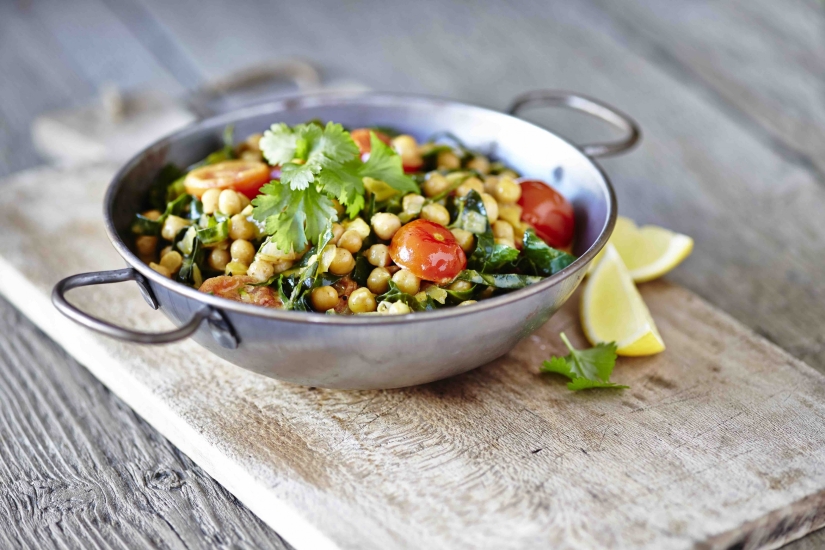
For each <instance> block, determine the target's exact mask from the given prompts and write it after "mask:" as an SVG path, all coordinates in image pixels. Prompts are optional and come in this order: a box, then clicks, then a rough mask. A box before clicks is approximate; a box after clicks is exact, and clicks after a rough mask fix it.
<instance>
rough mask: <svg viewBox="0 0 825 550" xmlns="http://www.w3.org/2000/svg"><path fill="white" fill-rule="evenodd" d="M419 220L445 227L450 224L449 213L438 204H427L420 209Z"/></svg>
mask: <svg viewBox="0 0 825 550" xmlns="http://www.w3.org/2000/svg"><path fill="white" fill-rule="evenodd" d="M421 218H422V219H425V220H430V221H431V222H434V223H438V224H441V225H443V226H447V225H449V223H450V213H449V212H448V211H447V209H446V208H444V207H443V206H441V205H440V204H437V203H433V204H428V205H427V206H425V207H424V208H422V209H421Z"/></svg>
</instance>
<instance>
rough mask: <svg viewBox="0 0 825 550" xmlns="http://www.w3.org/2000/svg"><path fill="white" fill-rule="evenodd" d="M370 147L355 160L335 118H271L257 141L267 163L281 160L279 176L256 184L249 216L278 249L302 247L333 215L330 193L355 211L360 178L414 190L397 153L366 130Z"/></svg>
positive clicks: (361, 185)
mask: <svg viewBox="0 0 825 550" xmlns="http://www.w3.org/2000/svg"><path fill="white" fill-rule="evenodd" d="M371 144H372V152H371V153H370V158H369V159H368V160H367V162H366V163H364V162H361V159H360V158H359V155H358V146H357V145H356V144H355V142H354V141H353V140H352V137H350V135H349V133H348V132H347V131H346V130H344V127H343V126H341V125H340V124H334V123H332V122H330V123H328V124H327V125H326V126H325V127H323V128H321V127H319V126H318V125H316V124H311V123H310V124H298V125H296V126H294V127H292V128H290V127H289V126H287V125H286V124H283V123H281V124H275V125H273V126H272V127H271V128H270V129H269V130H267V131H266V132H265V133H264V135H263V137H262V138H261V141H260V147H261V151H262V152H263V154H264V156H265V157H266V159H267V161H269V162H270V163H271V164H275V165H280V166H281V180H280V182H272V183H270V184H269V185H266V186H264V187H263V188H262V189H261V193H262V194H261V195H260V196H258V197H257V198H255V200H253V201H252V204H253V206H254V207H255V210H254V212H253V217H254V218H255V219H256V220H258V221H259V222H265V223H266V231H267V233H269V234H270V235H271V236H272V238H273V240H274V241H275V243H276V245H277V246H278V248H279V249H280V250H282V251H284V252H289V251H292V250H295V251H300V250H304V249H305V248H306V246H307V243H309V242H312V243H315V244H317V243H318V239H319V238H320V236H321V234H322V233H324V232H325V231H326V230H327V229H329V228H330V227H331V226H332V222H334V221H336V220H337V219H338V218H337V214H336V212H335V209H334V207H333V204H332V199H337V200H338V201H339V202H340V203H341V204H342V205H343V206H344V207H346V209H347V214H348V215H349V216H350V217H355V216H356V215H358V213H359V212H360V211H361V210H362V209H363V208H364V205H365V203H364V181H363V180H364V178H365V177H370V178H374V179H376V180H381V181H383V182H385V183H386V184H387V185H389V186H391V187H392V188H394V189H396V190H398V191H400V192H403V193H407V192H417V191H418V186H417V185H416V183H415V182H414V181H413V180H412V179H411V178H409V177H408V176H406V175H405V174H404V169H403V166H402V164H401V157H399V156H398V155H397V154H396V153H395V152H394V151H393V150H392V149H391V148H389V147H388V146H386V145H385V144H384V143H383V142H381V140H379V139H378V138H377V137H376V136H375V134H374V133H373V134H371Z"/></svg>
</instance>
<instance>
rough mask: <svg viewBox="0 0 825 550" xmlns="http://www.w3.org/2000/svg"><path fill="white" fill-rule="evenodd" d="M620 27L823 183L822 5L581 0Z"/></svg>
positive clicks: (633, 44)
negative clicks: (586, 0) (584, 0)
mask: <svg viewBox="0 0 825 550" xmlns="http://www.w3.org/2000/svg"><path fill="white" fill-rule="evenodd" d="M575 6H576V7H577V8H578V9H580V10H586V11H588V12H590V17H589V20H590V21H592V22H593V27H594V28H599V29H601V30H603V31H604V32H607V33H610V34H611V35H613V36H615V37H616V39H617V40H619V41H621V42H622V43H623V44H627V45H628V46H629V47H630V48H631V49H633V50H634V51H637V52H639V53H640V54H641V55H642V56H643V57H644V58H645V59H648V60H650V61H652V62H654V63H656V64H657V65H659V66H660V67H661V68H662V70H664V71H666V72H668V73H669V74H671V75H673V76H674V78H676V79H677V80H679V81H680V82H682V83H683V84H685V85H686V86H688V87H690V88H693V89H695V90H696V91H697V93H698V94H700V95H702V96H703V97H705V98H707V100H708V101H709V102H711V103H713V104H714V105H716V106H717V107H718V108H719V110H720V111H722V112H725V113H727V114H728V116H729V117H730V118H731V119H733V120H736V121H738V122H739V123H740V124H742V125H743V126H745V127H746V128H748V129H749V130H750V131H751V133H752V134H754V136H756V137H759V138H760V139H761V140H762V141H763V143H765V144H766V145H767V146H768V147H770V148H771V149H773V150H774V151H776V152H777V153H778V154H779V155H781V156H782V157H783V158H785V159H786V160H788V161H789V162H791V163H793V164H797V165H799V166H801V167H804V168H806V169H809V170H810V171H811V172H813V173H815V174H817V178H818V180H819V182H820V183H821V184H822V185H825V158H823V155H822V151H823V149H825V100H823V97H825V77H823V75H825V5H823V4H822V3H821V2H818V1H816V0H788V1H785V2H771V1H770V0H766V1H752V0H750V1H742V0H738V1H734V2H725V3H720V2H711V1H700V2H679V3H677V4H663V3H661V2H656V1H651V0H633V1H625V2H621V3H617V2H610V1H605V0H590V1H589V2H584V3H576V4H575Z"/></svg>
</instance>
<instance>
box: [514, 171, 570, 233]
mask: <svg viewBox="0 0 825 550" xmlns="http://www.w3.org/2000/svg"><path fill="white" fill-rule="evenodd" d="M520 183H521V198H520V199H519V201H518V203H519V206H521V208H522V212H521V220H522V221H524V222H527V223H529V224H530V225H532V226H533V228H535V230H536V235H538V236H539V237H541V238H542V239H543V240H544V241H545V242H546V243H547V244H549V245H550V246H552V247H555V248H565V247H567V246H569V245H570V243H571V242H572V241H573V226H574V225H573V205H572V204H570V203H569V202H568V201H567V199H565V198H564V197H563V196H562V195H561V193H559V192H558V191H556V190H555V189H553V188H552V187H550V186H549V185H547V184H546V183H544V182H542V181H539V180H525V181H521V182H520Z"/></svg>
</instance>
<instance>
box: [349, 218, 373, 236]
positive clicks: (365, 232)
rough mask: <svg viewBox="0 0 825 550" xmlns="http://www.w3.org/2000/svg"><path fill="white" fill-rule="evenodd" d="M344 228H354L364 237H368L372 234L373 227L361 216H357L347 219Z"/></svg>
mask: <svg viewBox="0 0 825 550" xmlns="http://www.w3.org/2000/svg"><path fill="white" fill-rule="evenodd" d="M343 226H344V229H352V230H354V231H356V232H357V233H358V234H359V235H361V238H362V239H366V238H367V237H369V236H370V233H371V231H372V230H371V229H370V226H369V225H367V222H365V221H364V220H363V219H361V218H355V219H354V220H350V221H346V222H344V223H343Z"/></svg>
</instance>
